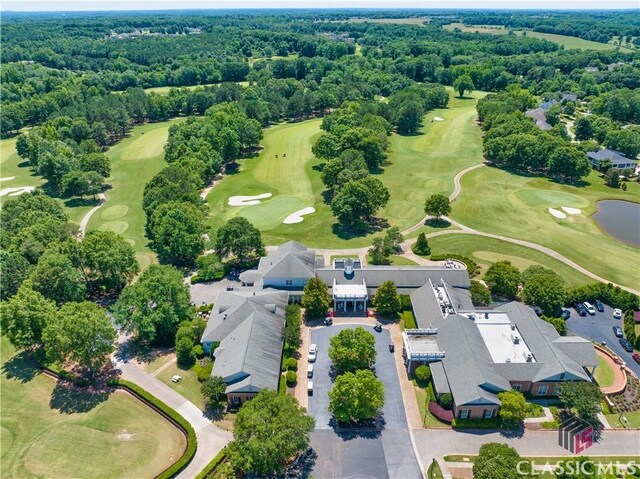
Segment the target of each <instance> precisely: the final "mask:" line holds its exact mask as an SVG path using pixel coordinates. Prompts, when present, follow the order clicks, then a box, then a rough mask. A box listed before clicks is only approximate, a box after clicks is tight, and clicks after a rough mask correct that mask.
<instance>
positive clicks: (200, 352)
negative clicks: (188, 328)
mask: <svg viewBox="0 0 640 479" xmlns="http://www.w3.org/2000/svg"><path fill="white" fill-rule="evenodd" d="M193 354H195V355H196V358H198V359H202V358H204V354H205V353H204V348H203V347H202V345H200V344H196V345H195V346H194V347H193Z"/></svg>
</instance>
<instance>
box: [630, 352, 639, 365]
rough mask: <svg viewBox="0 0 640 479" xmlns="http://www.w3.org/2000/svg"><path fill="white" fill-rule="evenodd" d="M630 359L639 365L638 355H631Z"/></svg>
mask: <svg viewBox="0 0 640 479" xmlns="http://www.w3.org/2000/svg"><path fill="white" fill-rule="evenodd" d="M631 357H632V358H633V360H634V361H635V362H636V363H638V364H640V354H638V353H633V354H632V355H631Z"/></svg>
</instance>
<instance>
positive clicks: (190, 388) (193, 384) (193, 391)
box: [156, 363, 204, 409]
mask: <svg viewBox="0 0 640 479" xmlns="http://www.w3.org/2000/svg"><path fill="white" fill-rule="evenodd" d="M176 374H178V375H180V376H182V379H181V380H180V381H179V382H177V383H174V382H172V381H171V378H172V377H173V376H174V375H176ZM156 378H157V379H159V380H160V381H162V382H163V383H165V384H166V385H168V386H169V387H170V388H171V389H174V390H175V391H176V392H177V393H178V394H181V395H183V396H184V397H186V398H187V399H188V400H189V401H191V402H192V403H193V404H195V405H196V406H198V407H199V408H200V409H203V408H204V402H203V400H202V393H201V392H200V382H199V381H198V375H197V374H196V373H195V372H193V371H191V370H190V369H184V368H181V367H180V366H178V365H177V364H176V363H173V364H171V365H170V366H169V367H167V368H166V369H163V370H162V371H161V372H160V373H159V374H158V375H157V376H156Z"/></svg>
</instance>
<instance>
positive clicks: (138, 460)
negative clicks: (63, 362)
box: [0, 337, 186, 479]
mask: <svg viewBox="0 0 640 479" xmlns="http://www.w3.org/2000/svg"><path fill="white" fill-rule="evenodd" d="M2 366H3V368H2V381H1V382H0V388H1V392H2V400H3V402H2V411H1V415H2V428H1V429H0V434H1V437H0V443H1V444H2V458H1V462H0V465H1V467H2V477H3V478H16V479H17V478H20V479H22V478H25V477H49V478H65V477H92V478H111V477H113V478H116V477H154V476H156V475H157V474H159V473H160V472H161V471H163V470H164V469H166V468H167V467H168V466H170V465H171V464H172V463H174V462H175V461H176V460H177V459H178V458H179V457H180V455H181V454H182V451H183V450H184V448H185V446H186V444H185V439H184V436H183V434H182V433H181V432H180V431H178V430H177V429H176V428H175V427H174V426H172V425H171V424H170V423H169V422H168V421H166V420H165V419H163V418H162V417H161V416H160V415H158V414H157V413H155V412H154V411H153V410H151V409H150V408H148V407H146V406H145V405H143V404H142V403H141V402H139V401H138V400H136V399H134V398H133V397H131V396H129V395H128V394H126V393H122V392H116V393H112V394H110V395H108V396H107V397H103V398H101V399H98V400H94V399H92V397H91V395H90V394H89V393H87V392H84V391H82V392H79V393H78V392H68V391H66V390H62V389H61V388H60V386H59V385H57V384H56V381H55V380H53V379H52V378H50V377H48V376H45V375H44V374H41V373H40V372H39V371H38V370H37V369H36V368H35V367H34V366H33V364H32V363H31V362H30V361H29V360H28V359H26V356H24V355H19V356H15V350H14V349H13V348H12V347H11V345H10V344H9V342H8V340H7V339H6V338H4V337H3V338H2ZM63 411H64V412H63ZM75 411H83V412H75Z"/></svg>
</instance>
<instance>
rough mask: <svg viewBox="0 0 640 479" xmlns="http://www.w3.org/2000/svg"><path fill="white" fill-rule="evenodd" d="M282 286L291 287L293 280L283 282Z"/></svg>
mask: <svg viewBox="0 0 640 479" xmlns="http://www.w3.org/2000/svg"><path fill="white" fill-rule="evenodd" d="M284 284H285V285H287V286H293V280H292V279H287V280H285V282H284Z"/></svg>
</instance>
